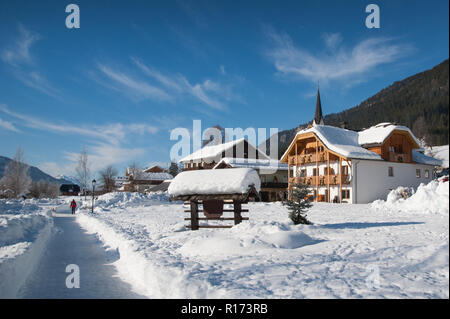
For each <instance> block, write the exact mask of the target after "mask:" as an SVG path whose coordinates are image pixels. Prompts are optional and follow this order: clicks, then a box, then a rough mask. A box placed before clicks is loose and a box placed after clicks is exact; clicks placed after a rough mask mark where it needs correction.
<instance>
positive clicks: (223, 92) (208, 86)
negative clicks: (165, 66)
mask: <svg viewBox="0 0 450 319" xmlns="http://www.w3.org/2000/svg"><path fill="white" fill-rule="evenodd" d="M131 59H132V61H133V62H134V63H135V64H136V65H137V66H138V68H139V69H140V70H141V71H142V72H143V73H144V74H146V75H147V76H149V77H151V78H153V79H154V80H156V81H157V82H159V83H160V84H162V85H163V86H164V87H165V89H167V90H169V91H170V92H171V93H172V95H176V94H189V95H191V96H192V97H194V98H196V99H197V100H199V101H200V102H202V103H203V104H206V105H207V106H209V107H211V108H213V109H216V110H224V109H226V108H227V107H226V104H225V103H224V102H223V100H225V101H231V100H233V99H234V98H235V97H236V95H235V94H233V92H232V90H231V87H230V86H229V85H222V84H220V83H219V82H215V81H213V80H211V79H206V80H204V81H203V82H201V83H195V84H191V83H190V82H189V80H188V79H187V78H186V77H185V76H183V75H181V74H177V75H167V74H163V73H161V72H159V71H157V70H156V69H154V68H152V67H149V66H147V65H145V64H144V63H143V62H141V61H140V60H139V59H137V58H134V57H132V58H131Z"/></svg>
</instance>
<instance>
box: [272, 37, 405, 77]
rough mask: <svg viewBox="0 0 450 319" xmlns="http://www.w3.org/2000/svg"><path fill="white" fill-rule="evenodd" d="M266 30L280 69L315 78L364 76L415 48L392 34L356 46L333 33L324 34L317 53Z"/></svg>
mask: <svg viewBox="0 0 450 319" xmlns="http://www.w3.org/2000/svg"><path fill="white" fill-rule="evenodd" d="M266 34H267V36H268V37H269V39H270V40H271V43H272V46H271V48H270V49H269V50H268V51H267V52H266V54H267V56H268V57H269V59H270V60H271V61H272V62H273V63H274V66H275V68H276V70H277V71H278V73H279V74H280V75H283V76H294V77H300V78H303V79H306V80H309V81H313V82H317V81H319V80H320V81H325V82H326V81H330V80H346V81H347V80H354V79H355V78H358V77H359V80H361V77H362V76H363V75H364V76H368V75H370V74H369V72H371V71H373V70H374V69H375V68H376V67H378V66H380V65H383V64H387V63H392V62H394V61H396V60H398V59H399V58H400V57H403V56H405V55H407V54H409V53H410V52H411V50H412V47H411V46H410V45H407V44H402V43H399V42H398V41H397V42H394V39H390V38H369V39H364V40H362V41H360V42H359V43H357V44H356V45H355V46H354V47H353V48H346V47H345V46H343V45H342V42H343V38H342V36H341V35H340V34H338V33H331V34H324V35H323V36H322V39H323V41H324V45H325V49H324V50H322V51H321V52H319V53H317V52H310V51H308V50H307V49H305V48H304V47H301V46H298V45H295V44H294V42H293V40H292V39H291V37H290V36H289V35H287V34H279V33H277V32H275V31H274V30H273V29H268V30H267V31H266ZM357 82H358V81H356V82H355V83H357Z"/></svg>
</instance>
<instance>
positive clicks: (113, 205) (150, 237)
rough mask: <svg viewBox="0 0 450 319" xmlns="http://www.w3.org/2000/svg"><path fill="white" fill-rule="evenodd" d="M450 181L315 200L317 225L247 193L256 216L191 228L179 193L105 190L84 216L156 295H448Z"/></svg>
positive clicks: (125, 276) (142, 287)
mask: <svg viewBox="0 0 450 319" xmlns="http://www.w3.org/2000/svg"><path fill="white" fill-rule="evenodd" d="M448 189H449V187H448V183H437V182H433V183H431V184H429V185H423V186H421V187H419V189H418V190H417V192H415V194H414V195H413V196H411V197H410V198H408V199H406V200H404V199H402V198H401V196H399V193H400V192H399V191H397V192H395V191H393V193H392V194H391V195H390V197H389V198H388V200H387V201H377V202H375V203H372V204H368V205H349V204H328V203H318V204H314V206H313V208H312V209H311V210H310V212H309V214H308V217H309V218H310V220H311V221H312V222H313V223H314V224H313V225H311V226H309V225H308V226H306V225H297V226H295V225H293V223H292V222H291V221H290V220H289V219H288V217H287V216H288V213H287V211H286V208H285V207H283V206H282V205H281V204H280V203H250V204H248V205H246V206H247V207H248V208H249V209H250V212H249V213H247V214H244V215H247V216H249V217H250V220H249V221H244V222H242V223H241V224H240V225H237V226H235V227H233V228H231V229H200V230H198V231H189V230H186V229H185V227H184V225H186V224H187V223H188V222H187V221H184V220H183V219H184V217H188V216H187V213H184V212H183V211H184V209H185V207H183V205H182V203H179V202H178V203H170V202H168V200H167V195H166V194H154V195H152V196H145V195H141V194H127V193H116V194H107V195H104V196H101V197H100V198H99V201H98V205H97V208H96V210H95V214H94V215H91V214H90V213H88V212H87V211H83V212H82V213H81V214H79V215H78V217H77V221H78V222H79V223H80V224H81V225H82V227H84V228H85V229H87V230H88V231H89V232H92V233H97V234H98V236H99V237H100V239H101V240H102V241H103V242H104V243H105V244H106V245H107V246H108V249H113V250H115V251H117V252H118V253H119V254H120V258H119V259H118V260H117V261H116V262H115V266H116V267H117V269H118V273H119V275H120V277H121V279H122V280H124V281H126V282H128V283H130V284H131V285H132V286H133V288H134V289H135V291H136V292H137V293H140V294H143V295H146V296H148V297H150V298H448V297H449V227H448V225H449V215H448V204H449V197H448Z"/></svg>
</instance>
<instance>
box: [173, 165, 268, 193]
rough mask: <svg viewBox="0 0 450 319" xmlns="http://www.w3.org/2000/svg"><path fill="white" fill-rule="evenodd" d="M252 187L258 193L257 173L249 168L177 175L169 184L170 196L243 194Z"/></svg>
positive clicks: (258, 181) (196, 171) (190, 172)
mask: <svg viewBox="0 0 450 319" xmlns="http://www.w3.org/2000/svg"><path fill="white" fill-rule="evenodd" d="M250 186H254V187H255V189H256V191H257V192H259V190H260V188H261V181H260V179H259V176H258V173H257V172H256V171H255V170H254V169H250V168H228V169H214V170H210V169H208V170H195V171H187V172H182V173H180V174H178V175H177V176H176V177H175V178H174V179H173V180H172V182H171V183H170V186H169V189H168V192H169V194H170V195H171V196H179V195H195V194H245V193H247V192H248V190H249V187H250Z"/></svg>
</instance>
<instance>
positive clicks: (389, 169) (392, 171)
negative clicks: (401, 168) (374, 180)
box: [388, 166, 394, 177]
mask: <svg viewBox="0 0 450 319" xmlns="http://www.w3.org/2000/svg"><path fill="white" fill-rule="evenodd" d="M388 176H390V177H392V176H394V168H393V167H392V166H389V167H388Z"/></svg>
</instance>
